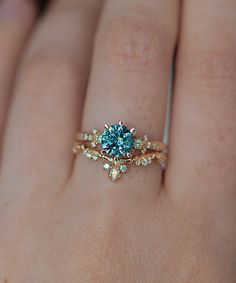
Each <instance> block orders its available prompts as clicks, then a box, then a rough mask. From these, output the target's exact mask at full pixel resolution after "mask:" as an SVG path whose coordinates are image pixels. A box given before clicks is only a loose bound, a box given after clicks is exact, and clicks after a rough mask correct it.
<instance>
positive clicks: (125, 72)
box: [74, 0, 178, 198]
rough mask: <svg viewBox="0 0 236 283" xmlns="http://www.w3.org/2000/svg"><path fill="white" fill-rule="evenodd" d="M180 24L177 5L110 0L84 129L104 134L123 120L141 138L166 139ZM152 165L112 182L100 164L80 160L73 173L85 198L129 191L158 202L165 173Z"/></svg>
mask: <svg viewBox="0 0 236 283" xmlns="http://www.w3.org/2000/svg"><path fill="white" fill-rule="evenodd" d="M177 19H178V3H177V1H173V0H168V1H160V0H152V1H145V2H144V1H131V0H130V1H122V2H119V3H118V2H114V1H107V5H106V7H105V10H104V14H103V17H102V20H101V25H100V28H99V31H98V34H97V41H96V44H95V54H94V60H93V69H92V74H91V77H90V83H89V87H88V93H87V96H86V104H85V109H84V115H83V130H86V131H88V130H90V129H93V128H94V127H95V128H98V129H100V130H102V126H103V125H104V124H112V123H117V121H118V120H123V122H124V124H126V125H127V126H129V127H130V128H132V127H135V128H136V129H137V134H138V135H140V136H142V135H143V134H148V135H149V136H150V137H151V138H156V139H159V140H161V139H162V133H163V126H164V117H165V110H166V97H167V88H168V79H169V74H170V65H171V61H172V54H173V49H174V46H175V38H176V34H177ZM152 165H153V166H152ZM152 165H151V166H149V168H129V171H128V173H127V175H126V176H123V177H122V180H119V181H117V182H116V183H112V182H111V181H110V180H109V179H108V177H107V175H106V174H105V173H104V172H103V171H102V164H101V163H99V162H97V163H96V164H95V163H93V162H91V161H89V160H88V161H87V160H84V159H82V158H80V157H79V158H78V159H77V163H76V166H75V170H74V173H75V176H77V177H78V179H80V180H81V183H82V187H85V190H84V192H85V193H87V192H88V191H89V190H92V191H93V190H99V189H104V188H105V189H106V188H111V187H116V188H119V187H122V186H123V187H124V186H125V187H128V188H129V189H130V190H131V191H132V190H136V192H137V194H138V193H140V192H142V193H144V192H145V195H147V197H152V198H153V195H152V194H149V193H150V190H151V191H153V192H154V193H155V194H156V192H157V191H158V187H159V185H160V176H161V170H160V169H159V168H158V166H156V164H155V165H154V164H152ZM131 167H132V166H131ZM94 172H96V174H94ZM91 183H93V184H94V186H93V185H91ZM132 193H133V191H132Z"/></svg>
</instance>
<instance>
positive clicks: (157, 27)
mask: <svg viewBox="0 0 236 283" xmlns="http://www.w3.org/2000/svg"><path fill="white" fill-rule="evenodd" d="M169 39H170V38H169V37H168V32H167V29H166V28H165V27H164V25H163V24H162V23H158V22H157V21H152V20H151V19H150V18H149V17H148V16H146V15H145V16H144V15H143V16H140V15H138V14H136V13H127V14H125V15H122V16H120V17H118V18H117V19H115V20H114V21H113V22H111V24H108V25H106V26H105V27H104V29H103V30H102V31H101V34H99V40H102V43H101V44H100V46H101V48H102V54H104V57H105V59H106V61H108V62H109V63H110V64H111V65H112V66H114V68H115V69H119V70H122V71H129V72H139V71H142V70H143V69H146V68H149V69H150V68H152V67H153V66H155V68H156V66H158V65H161V66H163V64H165V59H166V58H167V57H168V56H166V53H167V52H168V47H170V42H169ZM98 45H99V44H98Z"/></svg>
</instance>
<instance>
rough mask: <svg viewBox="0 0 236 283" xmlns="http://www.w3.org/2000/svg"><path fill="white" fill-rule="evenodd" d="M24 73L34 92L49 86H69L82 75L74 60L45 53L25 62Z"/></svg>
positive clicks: (28, 84) (24, 77) (28, 85)
mask: <svg viewBox="0 0 236 283" xmlns="http://www.w3.org/2000/svg"><path fill="white" fill-rule="evenodd" d="M22 73H23V79H24V81H25V82H27V87H31V88H32V89H33V90H34V93H35V92H36V90H37V89H39V90H40V89H44V90H45V88H48V87H50V88H53V87H55V88H57V87H60V88H67V87H68V86H69V85H71V84H74V82H75V81H78V80H79V79H80V78H81V77H82V75H81V74H80V71H79V68H78V66H76V64H75V63H74V62H73V61H72V60H70V59H68V58H63V57H54V56H46V55H44V54H43V55H39V54H37V55H35V56H32V57H31V58H29V59H28V60H27V61H26V62H24V65H23V70H22Z"/></svg>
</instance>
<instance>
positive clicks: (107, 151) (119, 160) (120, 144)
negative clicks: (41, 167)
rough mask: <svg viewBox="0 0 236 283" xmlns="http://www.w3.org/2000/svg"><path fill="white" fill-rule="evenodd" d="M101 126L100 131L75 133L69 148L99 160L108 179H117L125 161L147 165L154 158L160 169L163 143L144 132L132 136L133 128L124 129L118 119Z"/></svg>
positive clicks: (164, 151) (164, 159)
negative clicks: (141, 134) (139, 135)
mask: <svg viewBox="0 0 236 283" xmlns="http://www.w3.org/2000/svg"><path fill="white" fill-rule="evenodd" d="M104 127H105V129H104V131H103V132H100V131H99V130H96V129H94V130H92V132H91V133H81V132H79V133H78V134H77V135H76V142H75V143H74V146H73V148H72V151H73V153H74V154H77V153H78V152H83V154H84V156H85V157H87V158H89V159H91V160H98V159H101V160H102V161H103V168H104V170H106V171H107V172H108V176H109V177H110V178H111V180H112V181H116V180H118V179H119V178H120V177H121V173H125V172H126V171H127V170H128V165H129V164H134V165H136V166H147V165H148V164H151V163H152V162H153V161H156V163H158V164H159V165H160V167H161V168H162V169H165V168H166V164H167V145H165V144H163V143H162V142H160V141H157V140H149V139H148V137H147V135H144V136H143V137H142V138H139V137H136V131H135V129H134V128H131V129H128V128H127V127H126V126H124V125H123V123H122V122H121V121H119V122H118V124H114V125H111V126H108V125H105V126H104Z"/></svg>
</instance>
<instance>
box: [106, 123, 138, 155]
mask: <svg viewBox="0 0 236 283" xmlns="http://www.w3.org/2000/svg"><path fill="white" fill-rule="evenodd" d="M101 146H102V148H103V149H104V150H105V152H106V153H107V154H108V155H110V156H113V157H124V156H126V155H127V153H130V152H131V151H132V150H133V149H134V136H133V133H131V132H130V129H128V128H127V127H126V126H124V125H119V124H115V125H111V126H110V127H109V128H108V129H105V130H104V132H103V133H102V136H101Z"/></svg>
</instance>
